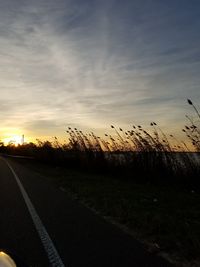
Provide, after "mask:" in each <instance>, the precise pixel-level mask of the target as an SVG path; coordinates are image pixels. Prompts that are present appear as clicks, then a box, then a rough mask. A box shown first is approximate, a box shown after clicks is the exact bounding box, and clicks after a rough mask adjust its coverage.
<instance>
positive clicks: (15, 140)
mask: <svg viewBox="0 0 200 267" xmlns="http://www.w3.org/2000/svg"><path fill="white" fill-rule="evenodd" d="M2 142H3V143H4V144H5V145H8V144H9V143H12V144H14V145H18V144H19V145H21V144H22V143H23V142H24V140H23V136H22V135H18V134H9V135H8V136H7V137H5V138H3V139H2Z"/></svg>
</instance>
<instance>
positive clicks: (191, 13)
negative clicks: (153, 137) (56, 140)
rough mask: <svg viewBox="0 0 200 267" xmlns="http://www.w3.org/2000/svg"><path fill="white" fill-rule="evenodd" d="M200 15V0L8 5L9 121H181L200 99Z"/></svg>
mask: <svg viewBox="0 0 200 267" xmlns="http://www.w3.org/2000/svg"><path fill="white" fill-rule="evenodd" d="M199 15H200V5H199V4H198V1H191V2H190V3H189V2H187V1H179V0H176V1H173V3H167V4H166V3H163V2H160V1H156V0H155V1H123V3H122V2H121V1H95V0H93V1H92V0H90V1H89V0H87V1H64V0H58V1H52V0H49V1H39V0H36V1H33V0H32V1H31V0H28V1H23V0H21V1H17V2H16V1H14V0H8V1H6V2H4V3H1V4H0V58H1V70H0V92H1V100H0V110H1V112H0V119H1V126H2V127H7V126H8V125H15V127H19V128H20V129H23V130H24V131H27V133H29V134H31V132H32V135H37V134H39V135H42V131H44V135H48V133H49V135H52V134H53V128H55V134H54V135H57V134H58V135H60V134H62V133H61V132H62V131H64V128H65V125H67V124H70V123H71V124H74V125H77V126H81V127H84V126H85V127H88V128H92V127H97V128H104V127H106V125H110V123H111V122H115V123H119V124H123V125H126V124H129V123H132V122H133V121H138V120H141V122H142V123H143V122H144V123H147V122H150V121H152V120H158V121H160V122H161V123H162V124H163V126H165V125H166V124H170V123H171V125H172V126H171V127H173V125H175V124H177V123H176V122H177V120H178V121H180V124H181V123H182V122H183V121H184V113H185V112H184V105H185V102H184V101H185V99H186V98H188V97H191V98H194V99H196V101H199V100H200V91H199V83H200V76H199V69H200V53H199V45H200V38H199V35H198V29H199V26H200V22H199ZM172 109H173V112H172ZM51 125H52V127H51Z"/></svg>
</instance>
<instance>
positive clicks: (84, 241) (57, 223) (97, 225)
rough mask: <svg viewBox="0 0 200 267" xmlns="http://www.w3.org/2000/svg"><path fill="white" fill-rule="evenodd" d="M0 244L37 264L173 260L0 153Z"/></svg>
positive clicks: (130, 265)
mask: <svg viewBox="0 0 200 267" xmlns="http://www.w3.org/2000/svg"><path fill="white" fill-rule="evenodd" d="M141 223H142V222H141ZM0 248H4V249H7V250H9V251H11V252H12V253H15V254H17V255H18V256H20V257H21V258H22V259H23V260H24V261H25V262H26V263H27V264H28V266H34V267H40V266H41V267H46V266H47V267H48V266H49V267H50V266H55V267H62V266H66V267H78V266H79V267H80V266H82V267H107V266H109V267H119V266H120V267H170V266H172V265H171V264H169V263H168V262H166V261H165V260H164V259H162V258H159V257H157V256H155V255H151V254H149V253H147V252H146V251H145V249H144V248H143V246H142V245H141V244H140V243H139V242H138V241H136V240H134V239H133V238H132V237H131V236H129V235H128V234H125V233H123V232H122V231H121V230H120V229H118V228H117V227H116V226H114V225H111V224H109V223H107V222H106V221H105V220H104V219H102V218H100V217H99V216H97V215H95V214H93V213H92V212H91V211H90V210H89V209H87V208H86V207H84V206H82V205H81V204H79V203H77V202H76V201H73V200H71V199H69V198H68V196H67V195H66V194H65V193H64V192H62V191H61V190H60V189H59V188H56V187H54V186H53V185H52V184H51V183H50V182H48V180H47V179H43V178H42V177H41V176H40V175H38V174H37V173H35V172H33V171H32V170H29V169H28V168H27V167H26V166H23V165H22V164H19V163H17V162H15V161H13V160H10V159H7V158H5V159H4V158H0Z"/></svg>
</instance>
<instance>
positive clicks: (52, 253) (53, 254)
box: [4, 159, 65, 267]
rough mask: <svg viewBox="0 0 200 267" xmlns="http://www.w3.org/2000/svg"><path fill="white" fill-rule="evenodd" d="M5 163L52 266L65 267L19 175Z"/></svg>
mask: <svg viewBox="0 0 200 267" xmlns="http://www.w3.org/2000/svg"><path fill="white" fill-rule="evenodd" d="M4 161H5V162H6V164H7V165H8V167H9V169H10V170H11V172H12V173H13V175H14V177H15V179H16V182H17V184H18V186H19V188H20V191H21V193H22V196H23V198H24V201H25V203H26V206H27V208H28V210H29V213H30V215H31V218H32V220H33V223H34V225H35V228H36V230H37V232H38V234H39V237H40V239H41V241H42V244H43V246H44V249H45V251H46V253H47V256H48V259H49V262H50V264H51V266H53V267H65V265H64V263H63V262H62V260H61V258H60V256H59V254H58V252H57V250H56V248H55V246H54V244H53V242H52V240H51V238H50V236H49V234H48V233H47V230H46V229H45V227H44V225H43V223H42V221H41V219H40V217H39V215H38V214H37V212H36V210H35V208H34V206H33V204H32V202H31V200H30V198H29V196H28V194H27V193H26V191H25V189H24V187H23V185H22V183H21V182H20V179H19V177H18V176H17V174H16V173H15V171H14V170H13V168H12V166H11V165H10V163H8V162H7V161H6V160H5V159H4Z"/></svg>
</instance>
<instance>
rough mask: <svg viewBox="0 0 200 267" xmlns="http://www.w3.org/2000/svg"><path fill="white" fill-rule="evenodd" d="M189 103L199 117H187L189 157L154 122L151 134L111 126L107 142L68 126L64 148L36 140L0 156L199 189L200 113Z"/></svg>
mask: <svg viewBox="0 0 200 267" xmlns="http://www.w3.org/2000/svg"><path fill="white" fill-rule="evenodd" d="M188 104H189V105H191V106H192V108H193V110H194V114H195V117H192V116H186V117H187V120H188V123H187V124H186V125H185V126H184V129H182V131H183V132H184V133H185V134H186V136H187V138H188V142H189V146H193V148H194V150H195V151H196V153H191V152H190V149H189V148H188V145H187V144H186V143H185V142H183V141H180V140H178V139H177V138H176V137H175V136H174V135H171V134H170V135H169V134H168V135H167V134H165V133H164V132H163V131H162V129H161V128H160V127H159V125H157V123H155V122H151V123H150V128H151V130H147V129H145V128H144V127H143V126H141V125H133V126H132V127H131V128H130V129H129V130H125V129H122V128H118V127H116V126H114V125H111V129H112V130H113V134H112V135H111V134H107V133H105V136H104V137H99V136H97V135H96V134H94V133H93V132H91V133H84V132H83V131H81V130H79V129H77V128H71V127H68V129H67V130H66V133H67V135H68V140H69V141H68V143H65V144H62V143H60V142H59V140H58V139H57V138H56V137H54V139H53V141H51V142H50V141H41V140H37V143H35V144H34V143H29V144H23V145H18V146H14V145H12V144H10V145H8V146H4V145H3V144H2V143H1V145H0V152H1V153H4V154H13V155H23V156H29V157H34V158H35V159H37V160H41V161H45V162H47V163H53V164H57V165H58V164H59V165H63V166H69V167H71V166H76V167H79V168H84V169H87V170H98V171H101V172H110V173H112V174H114V175H115V176H118V177H121V178H125V177H129V178H131V179H134V180H136V181H145V182H162V183H166V182H174V181H176V182H178V183H181V184H187V185H191V186H200V182H199V180H198V176H199V174H200V156H199V154H200V153H199V152H200V127H199V123H200V114H199V111H198V109H197V107H196V106H195V105H194V104H193V102H192V101H191V100H190V99H188Z"/></svg>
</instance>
